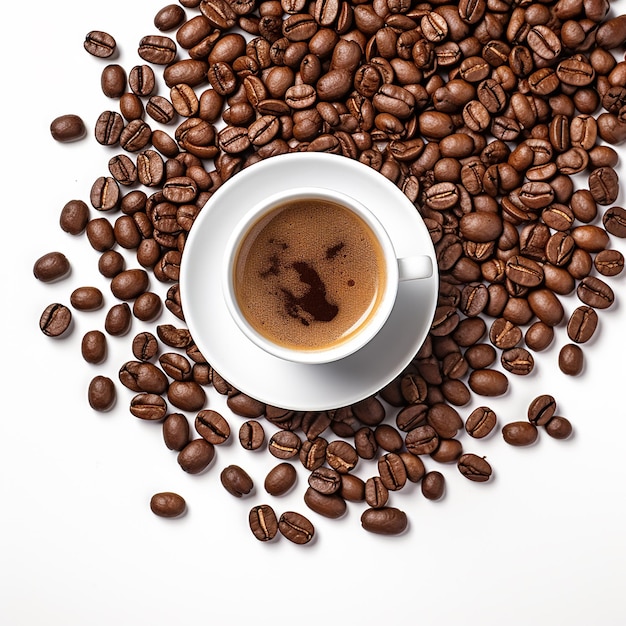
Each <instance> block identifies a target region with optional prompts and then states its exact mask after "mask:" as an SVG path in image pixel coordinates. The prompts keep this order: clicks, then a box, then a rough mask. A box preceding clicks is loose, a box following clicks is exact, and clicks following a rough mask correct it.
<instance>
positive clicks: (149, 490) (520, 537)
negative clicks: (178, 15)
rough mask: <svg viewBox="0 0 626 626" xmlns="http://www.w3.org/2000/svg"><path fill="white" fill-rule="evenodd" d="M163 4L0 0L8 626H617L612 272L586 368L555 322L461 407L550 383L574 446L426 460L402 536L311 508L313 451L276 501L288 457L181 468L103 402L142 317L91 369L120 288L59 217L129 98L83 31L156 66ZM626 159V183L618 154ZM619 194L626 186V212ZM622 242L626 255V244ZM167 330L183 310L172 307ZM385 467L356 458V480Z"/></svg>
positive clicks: (621, 550)
mask: <svg viewBox="0 0 626 626" xmlns="http://www.w3.org/2000/svg"><path fill="white" fill-rule="evenodd" d="M164 4H165V3H164ZM611 4H612V5H614V7H615V8H616V7H618V6H620V5H621V6H622V7H623V6H624V3H623V2H615V3H611ZM140 5H141V6H140ZM161 6H162V4H160V3H158V2H155V1H154V0H146V1H145V2H141V3H139V2H128V0H109V1H108V2H106V3H85V2H79V1H78V0H56V2H44V1H43V0H35V1H34V2H30V3H9V4H8V5H7V6H6V7H4V11H3V25H4V28H3V30H4V38H3V43H2V50H3V55H2V56H3V60H2V68H3V71H2V79H3V88H2V92H3V96H2V98H1V100H0V103H1V104H0V106H1V107H2V117H1V119H2V121H3V125H4V133H3V136H2V140H3V141H2V148H3V150H2V152H3V164H2V169H1V171H2V175H1V176H2V208H1V212H2V224H3V229H2V232H3V237H2V240H3V241H2V244H3V245H2V253H1V254H2V278H3V281H4V287H3V289H2V292H3V293H2V306H1V307H0V315H1V318H2V319H1V324H0V328H1V329H2V331H1V332H2V342H3V345H2V362H3V374H2V383H1V388H2V397H3V403H2V411H1V412H2V415H1V416H0V449H1V452H0V489H1V494H0V503H1V505H0V623H2V624H3V625H6V626H22V625H28V626H31V625H36V624H46V626H51V625H53V624H59V625H63V626H78V625H81V626H82V625H85V624H89V625H92V626H96V625H107V626H108V625H110V624H114V623H115V624H138V623H142V624H151V625H152V626H159V625H162V624H182V623H192V620H197V621H200V622H204V623H216V624H223V623H231V624H234V623H237V624H241V623H243V622H244V620H251V621H254V623H256V624H259V625H263V624H270V623H272V624H285V623H289V622H295V623H301V624H303V625H308V624H319V623H341V622H342V621H344V620H345V621H346V622H347V623H360V624H378V623H381V620H384V621H389V622H393V623H398V624H404V623H420V624H452V623H458V622H462V623H466V624H480V625H482V626H489V625H501V624H508V625H518V624H519V625H523V624H531V623H532V624H536V625H548V624H549V625H551V626H554V625H560V624H563V625H567V626H574V625H581V626H583V625H585V626H586V625H588V624H601V625H610V624H623V623H624V619H625V610H624V601H623V592H624V588H625V587H626V576H625V574H624V563H625V562H626V539H625V537H624V526H625V520H624V508H623V504H624V496H625V493H626V488H625V486H624V485H625V479H626V471H625V464H624V460H623V455H624V445H625V442H626V408H625V407H624V387H625V380H624V365H623V364H624V354H626V327H625V325H624V322H625V316H624V296H626V283H625V280H626V279H625V278H624V276H621V277H618V278H616V279H611V280H610V284H611V285H612V286H613V287H614V288H615V291H616V293H617V294H618V301H617V302H616V304H615V306H614V307H613V308H612V309H611V310H609V311H605V312H601V313H600V327H599V332H598V334H597V336H596V337H595V338H594V339H593V340H592V341H591V342H590V343H589V344H588V345H587V346H586V347H585V348H584V349H585V355H586V367H585V370H584V372H583V374H582V375H580V376H578V377H576V378H568V377H566V376H564V375H563V374H561V373H560V372H559V371H558V368H557V366H556V358H557V352H558V350H559V348H560V347H561V346H562V345H563V344H564V343H565V342H566V341H567V338H566V334H565V329H564V327H563V326H561V327H559V328H558V329H557V331H558V332H557V338H556V340H555V342H554V344H553V345H552V347H551V348H550V349H549V350H547V351H546V352H545V353H542V354H540V355H538V356H537V366H536V369H535V371H534V373H533V374H532V375H531V376H529V377H528V378H525V379H523V378H522V379H520V378H515V379H514V380H511V383H512V384H511V389H510V391H509V393H508V394H507V395H506V397H504V398H499V399H494V400H489V401H487V402H485V401H484V399H483V400H481V399H477V400H476V401H474V402H473V403H472V405H470V406H468V407H462V408H461V409H460V410H459V411H460V413H461V414H462V416H463V417H466V416H467V415H468V414H469V412H470V411H471V409H472V408H473V407H474V406H479V405H480V404H483V403H488V404H489V405H490V406H491V407H492V408H493V409H494V410H495V411H496V413H497V414H498V417H499V420H500V426H501V425H502V424H504V423H505V422H507V421H513V420H517V419H524V418H525V415H526V407H527V406H528V403H529V402H530V400H531V399H532V398H533V397H534V396H535V395H537V394H538V393H552V394H553V395H554V396H555V397H556V399H557V402H558V407H559V409H558V411H559V413H560V414H562V415H565V416H567V417H568V418H569V419H570V420H571V422H572V423H573V425H574V429H575V434H574V436H573V437H572V438H571V439H570V440H568V441H555V440H552V439H550V438H549V437H548V436H547V435H546V433H545V432H542V433H541V436H540V440H539V442H538V443H537V444H536V445H534V446H532V447H530V448H526V449H519V448H512V447H510V446H507V445H506V444H505V443H504V442H503V440H502V438H501V436H500V434H499V431H498V432H496V433H495V435H494V436H493V437H491V438H490V439H488V440H486V441H473V440H471V439H470V438H469V437H467V436H465V437H463V438H462V441H463V444H464V447H465V449H466V450H467V451H471V452H475V453H477V454H480V455H485V456H486V457H487V459H488V460H489V461H490V462H491V464H492V465H493V467H494V471H495V475H494V479H493V481H492V482H490V483H488V484H474V483H471V482H469V481H467V480H466V479H465V478H463V477H462V476H460V474H458V472H457V470H456V468H455V467H454V466H441V465H437V464H435V463H434V462H432V461H430V462H429V460H428V459H427V460H426V464H427V467H428V469H440V470H441V471H442V472H443V473H444V474H445V476H446V478H447V490H446V495H445V497H444V498H443V499H442V500H441V501H439V502H430V501H428V500H426V499H425V498H424V497H423V496H422V495H421V493H420V491H419V488H415V486H412V487H408V488H406V489H405V490H403V491H401V492H399V493H396V494H392V497H391V503H392V504H393V505H395V506H398V507H400V508H402V509H404V510H405V511H406V512H407V514H408V516H409V520H410V527H409V530H408V532H407V533H406V534H405V535H403V536H401V537H395V538H385V537H380V536H375V535H371V534H368V533H366V532H365V531H363V530H362V529H361V527H360V522H359V517H360V514H361V511H362V510H363V508H364V506H362V505H356V504H350V505H349V511H348V513H347V515H346V516H345V518H343V519H340V520H327V519H325V518H322V517H320V516H319V515H317V514H315V513H313V512H311V511H308V510H307V508H306V506H305V505H304V503H303V502H302V494H303V492H304V490H305V487H306V475H305V473H303V472H302V471H301V470H302V468H301V467H300V466H299V465H298V463H296V466H297V467H298V471H299V482H298V484H297V486H296V488H295V489H294V491H293V492H292V493H291V494H289V495H287V496H284V497H282V498H272V497H270V496H268V495H267V494H265V493H264V490H263V479H264V476H265V473H266V472H267V471H268V470H269V469H270V468H271V467H272V466H273V465H274V464H275V463H276V462H277V461H276V460H275V459H274V458H273V457H271V456H270V455H269V454H268V453H266V452H263V453H261V454H254V453H251V452H247V451H245V450H243V449H242V448H241V447H240V446H239V443H237V442H236V440H235V441H233V442H231V443H230V445H225V446H223V447H222V448H219V449H218V450H217V455H216V460H215V462H214V463H213V465H212V466H211V468H210V469H209V471H207V472H206V473H204V474H202V475H199V476H190V475H187V474H185V473H184V472H182V470H180V468H179V467H178V465H177V463H176V455H175V453H173V452H171V451H170V450H168V449H167V448H166V447H165V446H164V444H163V442H162V435H161V428H160V425H159V424H150V423H143V422H141V421H140V420H137V419H136V418H135V417H133V416H132V415H131V414H130V413H129V411H128V408H127V407H128V400H129V399H130V397H131V396H132V394H131V392H129V391H128V390H126V389H125V388H123V387H122V386H121V385H119V384H118V394H119V395H118V403H117V405H116V407H115V408H114V410H112V411H111V412H109V413H106V414H102V413H96V412H94V411H93V410H91V409H90V407H89V405H88V403H87V400H86V389H87V385H88V382H89V380H90V379H91V378H92V377H93V376H94V375H96V374H104V375H108V376H110V377H111V378H113V379H114V380H116V381H117V371H118V369H119V367H120V365H121V364H122V363H123V362H124V361H125V360H127V359H129V358H132V355H131V352H130V342H131V340H132V337H133V336H134V334H135V333H136V332H139V330H143V329H144V326H143V325H142V324H139V323H138V322H136V321H135V322H134V325H133V329H132V331H131V333H130V334H129V335H127V336H126V337H122V338H109V356H108V358H107V360H106V362H105V363H104V364H103V365H101V366H91V365H88V364H86V363H85V362H84V361H83V360H82V358H81V355H80V340H81V337H82V335H83V334H84V332H86V331H87V330H91V329H94V328H103V321H104V316H105V312H106V310H107V309H108V307H109V306H111V305H112V304H114V298H113V296H112V295H111V293H110V291H109V289H108V284H107V282H106V281H105V280H104V279H103V278H102V277H101V276H100V275H99V274H98V271H97V259H98V254H97V253H96V252H95V251H94V250H93V249H92V248H91V247H90V246H89V244H88V242H87V240H86V238H85V236H84V235H83V236H79V237H72V236H70V235H68V234H66V233H64V232H63V231H61V229H60V228H59V226H58V218H59V212H60V210H61V207H62V206H63V205H64V204H65V202H67V201H68V200H70V199H73V198H77V199H83V200H86V201H87V200H88V197H89V189H90V187H91V184H92V182H93V181H94V180H95V178H97V177H98V176H100V175H104V174H107V162H108V159H109V158H110V156H112V154H113V153H114V151H113V150H111V151H108V150H106V149H103V148H102V147H101V146H99V145H98V144H97V143H96V142H95V140H94V139H93V127H94V122H95V119H96V117H97V116H98V114H99V113H100V112H101V111H103V110H105V109H109V108H112V109H115V108H116V107H117V103H115V102H112V101H109V100H108V99H107V98H106V97H105V96H104V95H103V94H102V92H101V91H100V72H101V69H102V68H103V67H104V65H105V64H106V63H107V62H110V60H109V61H104V60H101V59H95V58H93V57H90V56H89V55H88V54H87V53H86V52H85V51H84V49H83V39H84V36H85V34H86V33H87V32H88V31H90V30H93V29H99V30H100V29H101V30H105V31H108V32H110V33H111V34H113V35H114V36H115V37H116V39H117V42H118V46H119V49H120V53H121V56H120V57H118V58H117V59H115V61H116V62H120V63H121V64H122V65H124V67H125V68H126V69H127V70H128V69H129V68H130V67H132V66H133V65H135V64H138V63H140V62H141V60H140V59H139V57H138V56H137V54H136V49H137V43H138V41H139V39H140V38H141V37H142V36H143V35H146V34H155V33H156V32H157V31H156V29H155V28H154V26H153V23H152V20H153V16H154V14H155V13H156V12H157V10H158V9H160V8H161ZM190 14H192V13H191V12H190ZM161 88H162V91H161V93H164V90H163V85H162V83H161ZM164 95H167V94H166V93H165V94H164ZM65 113H77V114H79V115H81V116H82V117H83V119H84V120H85V122H86V123H87V126H88V133H89V135H88V137H87V138H86V139H84V140H82V141H80V142H77V143H74V144H70V145H62V144H59V143H56V142H54V141H53V140H52V138H51V136H50V133H49V124H50V122H51V121H52V119H53V118H54V117H56V116H58V115H61V114H65ZM618 167H619V170H620V174H621V176H622V178H623V176H624V173H625V170H624V163H623V161H622V162H620V164H619V166H618ZM624 199H625V196H624V192H623V191H622V194H621V195H620V198H619V200H618V204H619V203H623V202H624ZM94 213H95V212H93V211H92V216H95V215H94ZM611 245H613V246H614V247H616V248H618V249H620V250H621V251H622V252H626V242H624V241H620V240H617V239H614V238H613V239H612V243H611ZM51 250H60V251H63V252H64V253H65V254H66V255H67V256H68V258H69V259H70V261H71V263H72V267H73V271H72V274H71V275H70V276H69V277H68V278H67V279H65V280H63V281H61V282H58V283H56V284H53V285H46V284H43V283H40V282H38V281H36V280H35V279H34V278H33V275H32V266H33V263H34V261H35V260H36V259H37V258H38V257H39V256H40V255H42V254H44V253H45V252H48V251H51ZM131 261H132V260H131ZM129 264H130V263H129ZM155 282H156V281H154V280H153V283H152V287H153V288H154V289H157V290H160V289H162V287H163V286H162V285H159V284H155ZM88 284H94V285H96V286H99V287H100V288H101V289H102V290H103V292H104V293H105V298H106V305H105V307H104V308H103V309H101V310H100V311H96V312H92V313H82V314H80V313H77V314H76V315H75V320H76V322H75V326H74V329H73V332H72V334H71V335H70V336H69V337H68V338H66V339H62V340H53V339H50V338H47V337H45V336H44V335H43V334H42V333H41V332H40V331H39V329H38V320H39V316H40V314H41V312H42V311H43V309H44V308H45V306H46V305H47V304H49V303H50V302H54V301H60V302H68V301H69V295H70V293H71V291H72V290H73V289H74V288H76V287H78V286H81V285H88ZM563 303H564V306H565V307H566V309H567V311H568V312H571V311H572V310H573V309H574V308H575V307H576V306H577V305H578V303H577V301H576V300H575V298H564V299H563ZM160 322H162V323H174V324H176V322H177V320H176V319H175V318H173V316H171V315H170V314H169V312H166V313H164V315H163V317H162V318H161V319H160ZM208 406H210V407H211V408H213V409H216V410H220V411H223V413H224V415H226V416H227V417H228V419H229V421H230V423H231V427H232V428H233V431H235V433H236V430H237V429H238V427H239V424H240V423H241V421H242V420H241V418H238V417H236V416H233V415H232V414H230V412H229V411H228V410H227V409H226V408H225V407H224V400H223V398H222V397H221V396H217V394H215V393H214V392H212V391H211V392H210V394H209V401H208ZM191 417H192V416H190V418H191ZM271 432H272V430H271V429H270V428H269V427H268V428H267V433H268V435H269V434H271ZM230 463H238V464H241V465H242V466H243V467H244V468H246V469H247V470H248V472H249V473H250V474H251V476H252V477H253V479H254V480H255V484H256V491H255V493H254V494H253V495H252V496H250V497H248V498H245V499H242V500H237V499H235V498H233V497H232V496H230V495H229V494H228V493H226V491H225V490H224V489H223V488H222V486H221V484H220V482H219V473H220V471H221V469H222V468H223V467H225V466H226V465H228V464H230ZM374 471H375V469H374V467H373V466H372V465H368V464H366V463H362V464H361V466H360V467H359V468H358V472H357V473H359V475H361V476H362V477H364V478H366V477H367V476H368V475H371V474H372V473H373V472H374ZM163 490H174V491H177V492H179V493H180V494H182V495H183V496H184V497H185V498H186V499H187V503H188V513H187V515H186V516H184V517H183V518H181V519H177V520H166V519H161V518H158V517H156V516H154V515H153V514H152V513H151V512H150V509H149V506H148V503H149V500H150V497H151V495H152V494H153V493H155V492H158V491H163ZM263 501H267V502H269V503H271V504H272V505H273V506H274V508H275V509H276V510H277V511H278V512H279V513H280V512H281V511H284V510H287V509H295V510H298V511H301V512H302V513H304V514H306V515H308V516H309V517H310V519H311V520H312V521H313V522H314V524H315V526H316V529H317V538H316V540H315V541H314V542H313V543H312V544H311V545H309V546H306V547H300V546H296V545H293V544H290V543H289V542H288V541H287V540H285V539H284V538H283V539H282V540H279V541H276V542H274V543H272V544H270V545H265V544H262V543H260V542H258V541H257V540H256V539H254V537H253V536H252V534H251V533H250V531H249V529H248V526H247V514H248V510H249V509H250V508H251V506H253V505H254V504H256V503H259V502H263ZM194 623H195V622H194Z"/></svg>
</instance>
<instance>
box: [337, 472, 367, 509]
mask: <svg viewBox="0 0 626 626" xmlns="http://www.w3.org/2000/svg"><path fill="white" fill-rule="evenodd" d="M339 493H340V495H341V497H342V498H343V499H344V500H346V501H348V502H363V501H364V500H365V482H364V481H363V479H362V478H359V477H358V476H355V475H354V474H341V488H340V490H339Z"/></svg>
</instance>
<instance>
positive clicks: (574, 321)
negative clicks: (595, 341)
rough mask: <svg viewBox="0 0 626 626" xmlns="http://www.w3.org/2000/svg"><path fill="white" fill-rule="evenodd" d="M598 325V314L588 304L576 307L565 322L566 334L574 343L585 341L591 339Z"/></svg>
mask: <svg viewBox="0 0 626 626" xmlns="http://www.w3.org/2000/svg"><path fill="white" fill-rule="evenodd" d="M597 326H598V314H597V313H596V311H595V309H592V308H591V307H589V306H579V307H578V308H576V309H575V310H574V311H573V312H572V315H571V316H570V318H569V321H568V323H567V336H568V337H569V338H570V339H571V340H572V341H574V342H575V343H585V342H587V341H589V340H590V339H591V337H592V336H593V334H594V332H595V330H596V327H597Z"/></svg>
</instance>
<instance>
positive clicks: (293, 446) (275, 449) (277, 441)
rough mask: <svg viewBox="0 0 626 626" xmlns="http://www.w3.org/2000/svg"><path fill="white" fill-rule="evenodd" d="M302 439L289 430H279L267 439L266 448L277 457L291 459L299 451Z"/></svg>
mask: <svg viewBox="0 0 626 626" xmlns="http://www.w3.org/2000/svg"><path fill="white" fill-rule="evenodd" d="M301 446H302V441H301V440H300V437H298V435H297V434H296V433H294V432H293V431H290V430H279V431H278V432H277V433H274V434H273V435H272V436H271V437H270V440H269V443H268V446H267V448H268V450H269V451H270V453H271V454H272V456H275V457H276V458H277V459H284V460H286V459H291V458H293V457H294V456H297V454H298V453H299V451H300V447H301Z"/></svg>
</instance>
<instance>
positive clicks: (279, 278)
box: [234, 198, 386, 350]
mask: <svg viewBox="0 0 626 626" xmlns="http://www.w3.org/2000/svg"><path fill="white" fill-rule="evenodd" d="M385 281H386V267H385V259H384V256H383V252H382V249H381V247H380V244H379V243H378V241H377V239H376V236H375V235H374V233H373V232H372V231H371V229H370V227H369V226H368V225H367V224H366V223H365V222H364V221H363V219H362V218H361V217H359V216H358V215H356V214H354V213H353V212H352V211H351V210H349V209H348V208H346V207H344V206H342V205H340V204H337V203H334V202H330V201H327V200H322V199H318V198H310V199H302V200H296V201H289V202H286V203H284V204H282V205H280V206H278V207H276V208H275V209H274V210H272V211H271V212H270V213H269V214H268V215H267V216H265V217H264V218H261V219H260V220H259V222H257V223H256V224H255V225H253V226H252V228H251V229H250V231H249V232H248V233H247V235H246V236H245V237H244V240H243V242H242V244H241V245H240V248H239V251H238V254H237V258H236V260H235V266H234V284H235V294H236V298H237V301H238V304H239V306H240V308H241V310H242V312H243V314H244V316H245V318H246V319H247V320H248V322H249V323H250V325H251V326H252V327H253V328H254V329H255V330H256V331H257V332H258V333H260V334H261V335H262V336H263V337H265V338H266V339H268V340H270V341H272V342H274V343H276V344H278V345H281V346H284V347H288V348H295V349H299V350H321V349H327V348H331V347H333V346H336V345H338V344H340V343H343V342H344V341H346V340H347V339H349V338H350V337H352V336H354V335H355V334H356V333H357V332H358V331H359V330H360V329H361V328H363V326H364V325H365V324H366V323H367V322H368V321H369V319H370V318H371V317H372V315H373V313H374V312H375V310H376V308H377V306H378V304H379V302H380V300H381V299H382V295H383V292H384V288H385Z"/></svg>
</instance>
